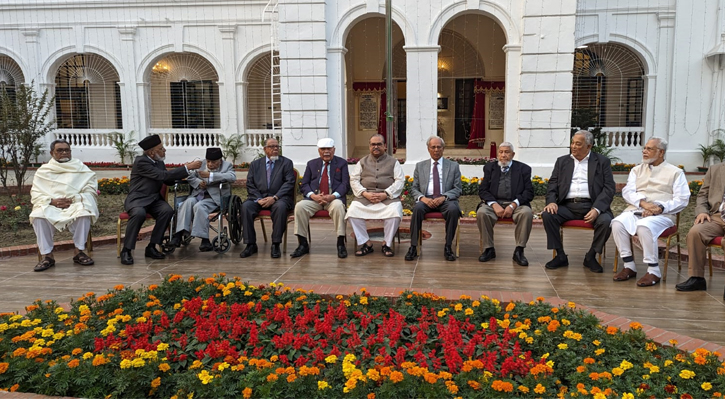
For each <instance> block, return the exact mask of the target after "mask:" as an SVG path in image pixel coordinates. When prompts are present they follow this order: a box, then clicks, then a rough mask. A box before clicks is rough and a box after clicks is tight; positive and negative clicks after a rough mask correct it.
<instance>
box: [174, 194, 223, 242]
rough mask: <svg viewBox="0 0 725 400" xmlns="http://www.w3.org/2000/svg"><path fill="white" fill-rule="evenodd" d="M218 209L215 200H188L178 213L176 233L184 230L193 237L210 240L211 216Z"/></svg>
mask: <svg viewBox="0 0 725 400" xmlns="http://www.w3.org/2000/svg"><path fill="white" fill-rule="evenodd" d="M218 208H219V206H217V204H216V203H215V202H214V199H202V200H201V201H199V200H197V199H196V197H189V198H187V199H186V200H185V201H184V202H183V203H181V207H179V209H178V211H177V215H176V218H177V220H176V232H181V231H182V230H183V231H187V232H191V236H194V237H198V238H202V239H209V214H211V213H212V212H214V211H216V210H217V209H218Z"/></svg>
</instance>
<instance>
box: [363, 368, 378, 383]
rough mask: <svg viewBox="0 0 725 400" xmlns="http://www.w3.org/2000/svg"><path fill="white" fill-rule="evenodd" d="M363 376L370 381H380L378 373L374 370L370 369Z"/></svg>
mask: <svg viewBox="0 0 725 400" xmlns="http://www.w3.org/2000/svg"><path fill="white" fill-rule="evenodd" d="M365 376H367V377H368V379H370V380H371V381H377V380H378V379H380V373H379V372H378V370H376V369H374V368H370V369H369V370H368V372H367V374H365Z"/></svg>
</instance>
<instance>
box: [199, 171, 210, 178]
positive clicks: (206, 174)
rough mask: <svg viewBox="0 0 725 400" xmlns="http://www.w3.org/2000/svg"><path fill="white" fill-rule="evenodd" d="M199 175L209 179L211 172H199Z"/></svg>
mask: <svg viewBox="0 0 725 400" xmlns="http://www.w3.org/2000/svg"><path fill="white" fill-rule="evenodd" d="M198 174H199V177H201V178H208V177H209V176H210V175H211V173H210V172H209V171H199V172H198Z"/></svg>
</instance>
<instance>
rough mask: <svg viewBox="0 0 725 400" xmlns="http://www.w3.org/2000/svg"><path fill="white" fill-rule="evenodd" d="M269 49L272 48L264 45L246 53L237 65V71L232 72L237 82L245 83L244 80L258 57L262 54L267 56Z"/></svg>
mask: <svg viewBox="0 0 725 400" xmlns="http://www.w3.org/2000/svg"><path fill="white" fill-rule="evenodd" d="M271 49H272V46H271V45H270V44H264V45H261V46H259V47H257V48H255V49H252V51H250V52H248V53H247V54H246V55H245V56H244V58H243V59H242V61H241V62H240V63H239V64H237V69H236V70H235V71H234V76H235V77H236V80H237V82H246V80H245V79H246V77H247V75H249V69H250V68H251V67H252V65H253V64H254V63H255V62H256V61H257V59H258V57H260V56H261V55H263V54H267V55H269V51H270V50H271Z"/></svg>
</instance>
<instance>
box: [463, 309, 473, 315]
mask: <svg viewBox="0 0 725 400" xmlns="http://www.w3.org/2000/svg"><path fill="white" fill-rule="evenodd" d="M465 312H466V315H473V309H472V308H466V311H465Z"/></svg>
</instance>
